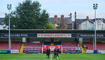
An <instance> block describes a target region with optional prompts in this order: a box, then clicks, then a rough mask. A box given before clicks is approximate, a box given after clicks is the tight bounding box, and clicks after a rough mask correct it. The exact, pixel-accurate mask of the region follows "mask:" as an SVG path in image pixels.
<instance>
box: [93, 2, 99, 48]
mask: <svg viewBox="0 0 105 60" xmlns="http://www.w3.org/2000/svg"><path fill="white" fill-rule="evenodd" d="M97 8H98V4H97V3H95V4H93V9H94V11H95V23H94V39H95V40H94V50H96V37H97V35H96V10H97Z"/></svg>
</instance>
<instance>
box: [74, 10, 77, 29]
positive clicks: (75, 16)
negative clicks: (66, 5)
mask: <svg viewBox="0 0 105 60" xmlns="http://www.w3.org/2000/svg"><path fill="white" fill-rule="evenodd" d="M74 19H75V23H74V29H77V26H76V24H77V21H76V19H77V13H76V11H75V13H74Z"/></svg>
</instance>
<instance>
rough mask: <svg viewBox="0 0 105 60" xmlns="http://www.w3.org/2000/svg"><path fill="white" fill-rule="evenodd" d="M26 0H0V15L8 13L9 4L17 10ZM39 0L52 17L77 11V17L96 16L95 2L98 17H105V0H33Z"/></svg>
mask: <svg viewBox="0 0 105 60" xmlns="http://www.w3.org/2000/svg"><path fill="white" fill-rule="evenodd" d="M23 1H25V0H0V17H4V15H5V13H8V10H7V4H8V3H11V4H12V10H15V8H16V6H18V4H19V3H22V2H23ZM32 1H39V3H40V4H41V5H42V6H41V8H42V9H45V10H47V12H48V13H49V15H50V17H53V16H54V15H55V14H56V15H58V17H60V15H61V14H63V15H65V16H66V17H68V15H69V13H70V12H71V13H73V14H74V12H75V11H76V12H77V18H86V16H89V17H90V18H94V10H93V6H92V5H93V3H98V9H97V17H98V18H105V0H32Z"/></svg>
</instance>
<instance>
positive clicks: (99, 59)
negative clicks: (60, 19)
mask: <svg viewBox="0 0 105 60" xmlns="http://www.w3.org/2000/svg"><path fill="white" fill-rule="evenodd" d="M0 60H105V54H60V55H59V58H58V59H55V58H54V57H53V54H51V55H50V58H49V59H48V58H47V57H46V55H45V54H0Z"/></svg>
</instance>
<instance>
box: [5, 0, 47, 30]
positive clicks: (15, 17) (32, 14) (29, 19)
mask: <svg viewBox="0 0 105 60" xmlns="http://www.w3.org/2000/svg"><path fill="white" fill-rule="evenodd" d="M40 7H41V5H40V4H39V2H37V1H34V2H32V1H31V0H26V1H24V2H23V3H20V4H19V6H18V7H16V10H15V11H13V12H11V13H10V17H11V28H12V29H45V28H46V24H47V23H48V17H49V15H48V13H47V12H46V10H41V8H40ZM5 23H6V25H8V16H6V17H5Z"/></svg>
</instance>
